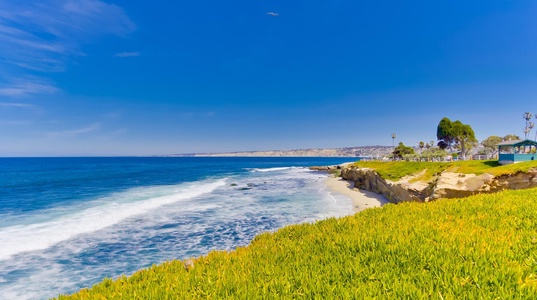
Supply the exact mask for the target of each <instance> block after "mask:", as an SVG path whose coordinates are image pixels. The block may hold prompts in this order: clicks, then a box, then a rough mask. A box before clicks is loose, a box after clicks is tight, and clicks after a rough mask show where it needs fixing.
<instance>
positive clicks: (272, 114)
mask: <svg viewBox="0 0 537 300" xmlns="http://www.w3.org/2000/svg"><path fill="white" fill-rule="evenodd" d="M535 16H537V1H534V0H518V1H505V0H501V1H500V0H475V1H458V0H451V1H421V0H416V1H395V0H386V1H352V0H348V1H347V0H331V1H315V0H309V1H300V0H299V1H282V0H256V1H252V0H250V1H243V0H237V1H211V0H200V1H166V2H165V1H161V2H147V1H138V0H128V1H127V0H122V1H99V0H77V1H74V0H70V1H67V0H41V1H32V0H26V1H18V0H17V1H13V0H1V1H0V156H62V155H68V156H72V155H160V154H174V153H191V152H223V151H242V150H274V149H282V150H283V149H300V148H330V147H351V146H364V145H391V143H392V139H391V136H390V135H391V133H392V132H395V133H396V134H397V139H396V142H400V141H402V142H404V143H405V144H407V145H416V143H417V142H419V141H422V140H423V141H431V140H435V135H436V126H437V124H438V122H439V121H440V119H441V118H443V117H448V118H450V119H452V120H461V121H462V122H463V123H465V124H470V125H471V126H472V127H473V129H474V131H475V132H476V136H477V138H478V139H479V140H483V139H485V138H486V137H488V136H490V135H500V136H503V135H506V134H510V133H515V134H518V135H523V128H524V120H523V119H522V114H523V113H524V112H526V111H530V112H532V113H537V18H535ZM534 121H537V120H534ZM534 134H535V132H532V134H531V135H532V136H533V135H534Z"/></svg>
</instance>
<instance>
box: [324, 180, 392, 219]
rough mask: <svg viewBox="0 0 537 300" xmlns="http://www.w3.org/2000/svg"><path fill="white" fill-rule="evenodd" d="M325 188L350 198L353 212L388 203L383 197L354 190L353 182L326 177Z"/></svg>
mask: <svg viewBox="0 0 537 300" xmlns="http://www.w3.org/2000/svg"><path fill="white" fill-rule="evenodd" d="M326 186H328V188H329V189H330V190H331V191H332V192H334V193H339V194H342V195H345V196H347V197H350V198H351V199H352V204H353V209H354V211H355V212H359V211H362V210H364V209H366V208H370V207H379V206H382V205H384V204H386V203H389V201H388V199H386V197H384V196H383V195H379V194H376V193H373V192H369V191H362V190H359V189H357V188H354V182H352V181H346V180H344V179H342V178H335V177H328V179H326Z"/></svg>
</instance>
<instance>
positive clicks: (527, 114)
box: [522, 112, 535, 139]
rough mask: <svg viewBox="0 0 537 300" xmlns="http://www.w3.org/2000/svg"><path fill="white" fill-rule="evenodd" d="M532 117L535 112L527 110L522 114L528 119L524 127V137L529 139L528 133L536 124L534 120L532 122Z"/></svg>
mask: <svg viewBox="0 0 537 300" xmlns="http://www.w3.org/2000/svg"><path fill="white" fill-rule="evenodd" d="M531 117H533V114H532V113H530V112H525V113H524V114H523V115H522V118H523V119H524V120H526V127H524V138H525V139H527V138H528V134H529V133H530V131H531V130H532V129H533V127H534V126H535V124H534V123H533V122H531V121H530V120H531Z"/></svg>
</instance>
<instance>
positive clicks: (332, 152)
mask: <svg viewBox="0 0 537 300" xmlns="http://www.w3.org/2000/svg"><path fill="white" fill-rule="evenodd" d="M392 149H393V147H390V146H361V147H346V148H326V149H321V148H312V149H295V150H267V151H241V152H223V153H189V154H173V155H170V156H176V157H185V156H186V157H198V156H199V157H201V156H203V157H208V156H209V157H285V156H289V157H382V156H384V155H386V154H387V153H389V152H391V151H392Z"/></svg>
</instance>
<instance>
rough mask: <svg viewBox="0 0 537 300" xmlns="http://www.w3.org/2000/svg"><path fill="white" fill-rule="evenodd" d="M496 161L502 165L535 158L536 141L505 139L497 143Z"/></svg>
mask: <svg viewBox="0 0 537 300" xmlns="http://www.w3.org/2000/svg"><path fill="white" fill-rule="evenodd" d="M497 146H498V153H499V158H498V162H499V163H500V164H502V165H506V164H514V163H518V162H522V161H530V160H536V159H537V154H536V153H535V152H536V150H537V142H536V141H533V140H528V139H525V140H515V141H505V142H501V143H499V144H498V145H497Z"/></svg>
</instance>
